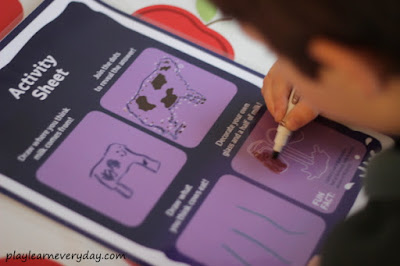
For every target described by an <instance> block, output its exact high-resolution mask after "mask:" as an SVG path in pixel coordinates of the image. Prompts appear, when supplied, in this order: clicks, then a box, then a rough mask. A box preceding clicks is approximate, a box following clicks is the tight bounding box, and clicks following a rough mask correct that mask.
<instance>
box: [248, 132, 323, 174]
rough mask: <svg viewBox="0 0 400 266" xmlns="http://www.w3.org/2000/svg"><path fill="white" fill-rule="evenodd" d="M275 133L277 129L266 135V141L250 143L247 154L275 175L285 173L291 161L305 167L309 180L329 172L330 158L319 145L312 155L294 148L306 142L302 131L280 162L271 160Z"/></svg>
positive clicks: (289, 144)
mask: <svg viewBox="0 0 400 266" xmlns="http://www.w3.org/2000/svg"><path fill="white" fill-rule="evenodd" d="M274 131H276V129H274V128H270V129H269V130H268V131H267V133H266V138H265V139H261V140H257V141H254V142H252V143H250V144H249V146H248V147H247V152H248V153H249V154H251V155H252V156H253V157H255V158H256V159H258V160H259V161H262V162H263V164H264V165H265V166H266V167H268V168H269V169H270V170H271V171H273V172H275V173H283V172H285V171H286V170H287V169H288V167H289V166H290V163H289V162H290V161H293V162H297V163H299V164H301V165H303V168H302V169H301V171H302V172H303V173H305V174H306V178H307V179H308V180H313V179H319V178H321V176H322V175H323V174H325V173H326V172H327V171H328V167H329V161H330V156H329V155H328V153H327V152H326V151H324V150H322V149H321V148H320V147H319V146H318V145H317V144H315V145H314V146H313V151H312V152H311V153H310V155H307V154H306V153H304V152H301V151H299V150H298V149H296V148H294V147H293V146H292V145H293V144H294V143H299V142H302V141H303V140H304V133H303V132H302V131H299V132H297V134H298V137H297V139H295V140H292V141H290V142H289V143H288V145H287V146H286V147H285V149H284V151H283V152H282V153H281V155H280V156H279V160H271V159H270V157H271V156H268V155H269V154H272V147H273V145H274V136H275V133H276V132H274Z"/></svg>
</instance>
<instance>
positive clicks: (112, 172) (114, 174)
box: [89, 143, 161, 199]
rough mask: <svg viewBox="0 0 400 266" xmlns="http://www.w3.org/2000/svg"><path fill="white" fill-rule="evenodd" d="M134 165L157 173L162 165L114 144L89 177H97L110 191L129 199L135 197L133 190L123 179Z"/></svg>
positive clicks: (121, 145)
mask: <svg viewBox="0 0 400 266" xmlns="http://www.w3.org/2000/svg"><path fill="white" fill-rule="evenodd" d="M133 165H138V166H141V167H144V168H145V169H147V170H149V171H151V172H153V173H157V172H158V170H159V169H160V166H161V163H160V162H159V161H157V160H155V159H152V158H150V157H149V156H147V155H144V154H139V153H136V152H134V151H132V150H131V149H129V148H128V147H127V146H126V145H124V144H119V143H112V144H110V145H108V146H107V148H106V151H105V153H104V154H103V156H102V158H101V159H100V160H99V161H98V162H97V163H96V165H95V166H94V167H93V168H92V170H91V171H90V175H89V176H90V177H95V178H96V179H97V180H98V181H99V182H100V183H101V184H102V185H104V186H105V187H107V188H108V189H110V190H115V191H116V192H118V193H119V194H120V195H121V196H123V197H125V198H127V199H129V198H131V197H132V196H133V189H132V188H130V187H128V186H127V185H126V184H124V183H123V182H122V179H123V177H124V176H125V174H126V173H128V172H129V170H130V169H131V167H132V166H133Z"/></svg>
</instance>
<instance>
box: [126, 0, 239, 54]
mask: <svg viewBox="0 0 400 266" xmlns="http://www.w3.org/2000/svg"><path fill="white" fill-rule="evenodd" d="M133 15H134V16H138V17H139V18H141V19H143V20H146V21H148V22H150V23H153V24H155V25H157V26H159V27H161V28H164V29H166V30H168V31H170V32H173V33H175V34H177V35H180V36H181V37H184V38H186V39H188V40H190V41H192V42H195V43H199V44H201V45H202V46H203V47H206V48H208V49H211V50H213V51H215V52H217V53H219V54H222V55H224V56H226V57H228V58H230V59H233V58H234V51H233V48H232V46H231V44H230V43H229V42H228V41H227V40H226V39H225V38H224V37H223V36H222V35H221V34H219V33H218V32H216V31H214V30H212V29H210V28H208V27H207V26H206V25H204V24H203V22H201V20H200V19H198V18H197V17H196V16H194V15H193V14H192V13H190V12H188V11H186V10H185V9H182V8H178V7H174V6H169V5H154V6H149V7H145V8H142V9H139V10H137V11H136V12H135V13H133Z"/></svg>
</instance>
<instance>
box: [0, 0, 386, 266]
mask: <svg viewBox="0 0 400 266" xmlns="http://www.w3.org/2000/svg"><path fill="white" fill-rule="evenodd" d="M262 81H263V76H262V75H260V74H258V73H254V72H253V71H251V70H249V69H246V68H245V67H243V66H241V65H238V64H236V63H234V62H231V61H229V60H228V59H226V58H223V57H221V56H219V55H216V54H214V53H212V52H210V51H207V50H204V48H200V47H198V46H196V45H195V44H193V43H190V42H188V41H186V40H183V39H181V38H178V37H176V36H174V35H172V34H170V33H167V32H165V31H163V30H160V29H158V28H156V27H155V26H151V25H149V24H148V23H145V22H142V21H140V20H139V19H137V18H132V17H130V16H126V15H124V14H121V13H120V12H118V11H116V10H113V9H112V8H110V7H108V6H106V5H104V4H103V3H101V2H100V1H96V0H55V1H50V0H45V1H44V3H43V4H42V5H41V6H40V7H39V8H38V10H37V11H36V12H35V13H34V14H33V15H32V16H31V17H30V18H29V19H28V20H26V22H25V23H24V24H22V25H20V26H19V27H18V28H17V30H16V31H15V32H13V34H11V35H10V36H9V37H7V38H6V39H5V40H3V41H2V42H0V127H1V130H0V188H1V191H3V192H5V193H7V195H11V196H13V197H15V198H17V199H21V200H22V202H25V203H28V205H29V206H32V207H33V208H35V209H36V210H38V211H40V212H43V213H44V214H46V215H49V217H51V218H54V219H56V220H57V221H60V222H62V223H63V224H65V225H67V226H69V227H71V228H73V229H75V230H77V231H78V232H80V233H83V234H85V235H87V236H88V237H91V238H93V239H94V240H96V241H99V242H100V243H102V244H104V245H106V246H108V247H109V248H112V249H114V250H116V251H118V252H120V253H124V254H125V255H126V256H127V257H129V258H131V259H132V260H134V261H139V262H141V263H143V264H145V265H211V266H214V265H218V266H219V265H269V266H275V265H276V266H280V265H306V264H307V262H308V261H309V260H310V258H312V257H313V256H314V255H317V254H319V252H320V250H321V247H322V245H323V240H324V239H325V237H326V236H327V234H329V232H330V231H331V230H332V228H333V227H334V226H335V225H336V224H337V223H338V222H340V221H341V220H343V219H344V218H345V217H346V216H347V215H348V213H349V211H350V210H351V209H352V207H353V205H354V203H355V201H356V199H357V197H358V196H359V195H360V190H361V188H362V181H363V180H362V179H363V176H364V175H365V165H366V164H367V163H368V161H369V160H370V159H371V157H372V156H373V155H374V154H375V153H377V152H379V151H380V149H381V147H380V142H379V141H378V140H377V139H375V138H373V137H371V136H369V135H368V134H365V133H362V132H358V131H353V130H352V129H350V128H348V127H345V126H344V125H340V124H337V123H335V122H333V121H329V120H327V119H324V118H322V117H320V118H318V119H316V120H315V121H313V122H312V123H310V124H309V125H307V126H305V127H304V128H302V129H300V130H298V131H297V132H294V134H293V135H292V137H291V138H290V141H289V143H288V145H287V146H286V147H285V149H284V150H283V151H282V153H281V154H280V157H279V159H278V160H273V159H272V158H271V153H272V146H273V140H274V137H275V134H276V128H277V123H276V122H275V121H274V120H273V118H272V117H271V115H270V113H269V112H268V110H267V107H266V106H265V104H264V99H263V96H262V95H261V91H260V86H261V85H262Z"/></svg>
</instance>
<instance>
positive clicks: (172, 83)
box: [126, 58, 207, 139]
mask: <svg viewBox="0 0 400 266" xmlns="http://www.w3.org/2000/svg"><path fill="white" fill-rule="evenodd" d="M206 100H207V99H206V98H205V97H204V96H203V95H202V94H200V93H199V92H197V91H195V90H194V89H192V88H190V86H189V84H188V83H187V82H186V81H185V79H184V78H183V77H182V75H181V74H180V68H179V67H178V65H177V63H176V62H174V61H173V60H172V59H170V58H163V59H161V60H160V61H159V62H158V63H157V65H156V69H155V70H154V71H153V72H152V73H151V74H150V75H149V76H148V77H146V78H145V79H144V80H143V82H142V83H141V85H140V87H139V88H134V92H133V97H132V98H131V99H130V100H129V102H128V103H127V104H126V107H127V111H128V112H129V113H130V114H131V115H132V116H134V117H135V118H136V119H138V120H139V121H140V123H141V124H142V125H144V126H146V127H151V128H155V129H157V130H159V132H160V133H161V134H165V135H168V136H170V137H172V138H173V139H177V138H178V136H179V134H181V133H182V132H183V131H184V130H185V128H186V127H187V124H186V121H180V120H179V110H178V109H179V106H182V104H185V105H188V104H190V105H192V106H193V107H196V106H198V105H199V104H204V103H205V102H206ZM185 110H187V109H185Z"/></svg>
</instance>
